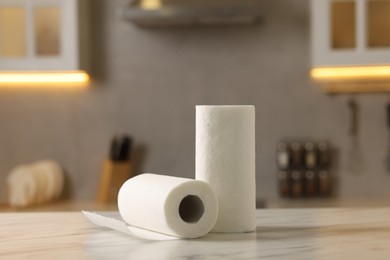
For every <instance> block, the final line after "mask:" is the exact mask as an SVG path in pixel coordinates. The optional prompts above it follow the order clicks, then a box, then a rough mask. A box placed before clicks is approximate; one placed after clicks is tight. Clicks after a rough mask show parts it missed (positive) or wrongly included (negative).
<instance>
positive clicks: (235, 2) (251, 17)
mask: <svg viewBox="0 0 390 260" xmlns="http://www.w3.org/2000/svg"><path fill="white" fill-rule="evenodd" d="M124 16H125V18H126V19H128V20H129V21H131V22H133V23H135V24H136V25H139V26H142V27H169V26H208V25H247V24H254V23H257V22H259V21H260V18H261V12H260V7H259V0H134V1H131V2H130V3H129V4H128V5H127V6H126V9H125V11H124Z"/></svg>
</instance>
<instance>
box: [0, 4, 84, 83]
mask: <svg viewBox="0 0 390 260" xmlns="http://www.w3.org/2000/svg"><path fill="white" fill-rule="evenodd" d="M87 1H88V0H33V1H31V0H0V82H2V81H3V80H5V81H6V82H11V83H12V82H14V81H16V82H18V80H23V77H25V75H28V77H27V80H26V83H27V81H28V82H30V81H33V80H34V78H40V79H41V81H42V82H46V81H50V80H49V79H54V78H55V76H56V75H59V76H60V77H59V78H58V79H59V82H62V81H69V80H71V79H78V80H86V79H88V75H87V73H86V71H87V67H88V66H87V65H88V64H87V63H88V51H87V47H88V46H87V40H88V37H87V35H88V29H87V25H88V19H87V17H88V15H87V12H88V10H87ZM42 74H44V75H48V76H47V77H46V79H45V78H42ZM64 74H67V75H72V76H65V77H64ZM15 75H16V76H15ZM37 75H38V76H39V77H36V76H37ZM60 79H62V81H61V80H60ZM54 82H55V81H54Z"/></svg>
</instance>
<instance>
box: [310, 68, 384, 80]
mask: <svg viewBox="0 0 390 260" xmlns="http://www.w3.org/2000/svg"><path fill="white" fill-rule="evenodd" d="M311 76H312V77H313V78H314V79H318V80H338V79H385V78H389V79H390V66H370V67H326V68H325V67H324V68H313V69H312V70H311Z"/></svg>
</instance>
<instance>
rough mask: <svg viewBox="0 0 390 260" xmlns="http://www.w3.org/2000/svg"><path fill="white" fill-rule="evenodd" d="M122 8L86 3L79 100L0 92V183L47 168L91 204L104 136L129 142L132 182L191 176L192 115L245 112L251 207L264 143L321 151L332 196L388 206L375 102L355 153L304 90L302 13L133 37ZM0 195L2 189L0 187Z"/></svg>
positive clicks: (379, 99) (269, 184) (52, 93)
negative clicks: (250, 125) (383, 200)
mask: <svg viewBox="0 0 390 260" xmlns="http://www.w3.org/2000/svg"><path fill="white" fill-rule="evenodd" d="M127 2H128V0H93V1H92V6H93V8H92V12H93V24H92V27H93V28H92V30H93V41H92V44H91V47H92V48H93V65H94V70H93V73H94V75H93V77H94V83H93V84H92V86H91V87H90V88H89V89H87V90H66V89H65V90H60V89H52V90H50V89H46V90H39V89H29V90H22V89H4V88H3V89H0V122H1V127H0V142H1V147H0V181H1V183H3V184H4V183H5V177H6V175H7V174H8V172H9V171H10V169H11V168H12V167H13V166H15V165H16V164H21V163H29V162H33V161H35V160H39V159H42V158H54V159H56V160H58V161H59V162H60V163H61V164H62V165H63V166H64V168H65V169H66V171H67V173H68V175H69V179H70V181H71V188H72V190H73V196H74V197H75V198H80V199H92V198H95V196H96V191H97V185H98V179H99V176H100V170H101V166H102V161H103V159H104V157H105V156H106V154H107V152H108V143H109V140H110V138H111V136H112V135H113V134H114V133H118V132H126V133H130V134H131V135H133V136H134V137H135V141H136V143H137V152H138V153H137V157H138V158H139V160H138V161H140V163H139V164H138V165H137V166H136V169H137V172H138V173H139V172H153V173H162V174H168V175H175V176H183V177H193V176H194V158H195V144H194V142H195V105H197V104H254V105H255V106H256V138H257V140H256V145H257V197H258V198H276V197H277V191H276V178H275V172H276V165H275V147H276V143H277V142H278V141H279V140H280V139H282V138H286V137H291V138H312V139H326V140H329V141H330V142H331V143H332V144H333V145H334V146H335V147H336V148H337V151H338V156H337V165H336V166H337V167H335V169H334V172H335V173H336V176H337V177H338V188H337V191H338V194H339V196H341V197H384V196H389V195H390V189H389V185H390V174H388V173H386V170H385V168H384V163H383V157H384V151H385V149H386V147H388V145H389V141H388V130H387V127H386V121H385V118H386V117H385V104H386V103H387V101H388V100H389V97H388V96H387V95H379V94H378V95H363V96H358V97H357V100H358V102H359V105H360V108H361V118H360V125H359V126H360V135H359V138H358V139H359V146H358V147H354V146H352V145H351V143H352V142H351V139H350V138H348V135H347V126H346V118H345V116H346V100H347V98H348V97H347V96H335V97H332V96H329V95H325V94H323V93H321V90H320V86H319V85H318V84H315V83H313V82H311V80H310V78H309V69H310V43H309V38H310V37H309V3H308V1H303V0H288V1H286V0H274V1H266V0H264V1H263V7H264V18H265V21H264V22H263V24H262V25H260V26H255V27H234V28H224V27H220V28H203V29H201V28H192V29H169V30H142V29H139V28H136V27H134V26H133V25H132V24H130V23H128V22H126V21H124V20H123V19H122V18H121V15H120V11H121V8H122V7H123V5H125V4H126V3H127ZM2 188H3V187H2Z"/></svg>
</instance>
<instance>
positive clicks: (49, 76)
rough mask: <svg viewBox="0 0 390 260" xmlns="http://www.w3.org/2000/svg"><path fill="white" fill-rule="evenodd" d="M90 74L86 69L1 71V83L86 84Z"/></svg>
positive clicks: (22, 84)
mask: <svg viewBox="0 0 390 260" xmlns="http://www.w3.org/2000/svg"><path fill="white" fill-rule="evenodd" d="M88 82H89V75H88V74H87V73H86V72H84V71H64V72H0V85H21V86H24V85H36V86H39V85H41V84H43V85H48V84H52V85H53V86H55V85H56V84H58V85H78V86H79V85H85V84H86V83H88Z"/></svg>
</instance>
